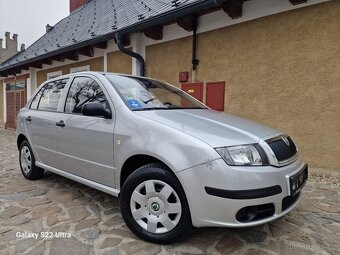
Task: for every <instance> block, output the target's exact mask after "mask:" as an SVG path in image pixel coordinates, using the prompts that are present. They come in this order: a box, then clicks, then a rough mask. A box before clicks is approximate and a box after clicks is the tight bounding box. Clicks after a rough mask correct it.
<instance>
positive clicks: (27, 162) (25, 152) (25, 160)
mask: <svg viewBox="0 0 340 255" xmlns="http://www.w3.org/2000/svg"><path fill="white" fill-rule="evenodd" d="M20 161H21V168H22V171H23V172H24V173H25V174H29V173H30V171H31V169H32V157H31V151H30V149H29V148H28V147H27V146H23V147H22V148H21V151H20Z"/></svg>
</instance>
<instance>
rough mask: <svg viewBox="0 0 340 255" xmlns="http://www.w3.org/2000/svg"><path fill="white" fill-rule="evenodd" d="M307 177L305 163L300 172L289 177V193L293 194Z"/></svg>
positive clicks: (297, 191) (303, 184)
mask: <svg viewBox="0 0 340 255" xmlns="http://www.w3.org/2000/svg"><path fill="white" fill-rule="evenodd" d="M307 178H308V166H307V165H306V166H305V167H304V168H303V169H302V170H301V171H300V172H298V173H297V174H295V175H293V176H291V177H289V182H290V195H291V196H295V195H296V194H297V193H299V191H300V190H301V189H302V188H303V186H305V184H306V181H307Z"/></svg>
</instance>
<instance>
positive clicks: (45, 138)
mask: <svg viewBox="0 0 340 255" xmlns="http://www.w3.org/2000/svg"><path fill="white" fill-rule="evenodd" d="M67 81H68V79H62V80H55V81H52V82H49V83H47V84H45V85H44V86H43V87H42V88H41V89H40V90H39V92H38V93H37V94H36V95H35V97H34V99H33V100H32V103H31V105H30V108H29V111H28V113H27V115H26V116H25V126H26V129H27V133H28V136H29V139H30V142H31V144H32V146H33V149H34V151H35V155H36V157H37V160H38V161H40V162H41V163H43V164H46V165H49V166H52V167H56V166H57V162H56V155H55V131H56V119H55V118H56V112H57V109H58V105H59V103H60V101H61V100H60V99H61V96H62V94H63V90H64V88H65V85H66V83H67Z"/></svg>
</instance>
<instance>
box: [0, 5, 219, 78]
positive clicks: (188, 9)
mask: <svg viewBox="0 0 340 255" xmlns="http://www.w3.org/2000/svg"><path fill="white" fill-rule="evenodd" d="M222 2H223V0H201V1H199V2H195V3H192V4H189V5H186V6H183V7H179V8H177V9H174V10H172V11H169V12H167V13H164V14H161V15H159V16H155V17H152V18H149V19H146V20H145V21H142V22H139V23H138V24H135V25H131V26H128V27H125V28H123V29H117V30H115V31H113V32H112V33H109V34H105V35H102V36H99V37H96V38H93V39H90V40H86V41H83V42H79V43H76V44H73V45H70V46H67V47H64V48H61V49H59V50H56V51H52V52H49V53H46V54H44V55H41V56H37V57H35V58H31V59H28V60H26V61H22V62H19V63H17V64H14V65H11V66H8V67H5V68H2V69H0V76H1V73H6V71H9V70H11V69H15V68H19V67H22V66H25V65H28V64H30V63H33V62H37V61H40V60H43V59H46V58H50V57H53V56H57V55H59V54H63V53H67V52H70V51H73V50H77V49H79V48H83V47H86V46H91V45H94V44H97V43H101V42H104V41H108V40H111V39H114V37H115V36H114V35H115V34H116V33H121V34H131V33H134V32H138V31H141V30H143V29H145V28H148V27H152V26H156V25H160V24H165V23H168V22H171V21H174V20H176V19H178V18H180V17H183V16H186V15H189V14H192V13H195V12H199V11H202V10H205V9H209V8H213V7H216V6H218V5H220V4H221V3H222Z"/></svg>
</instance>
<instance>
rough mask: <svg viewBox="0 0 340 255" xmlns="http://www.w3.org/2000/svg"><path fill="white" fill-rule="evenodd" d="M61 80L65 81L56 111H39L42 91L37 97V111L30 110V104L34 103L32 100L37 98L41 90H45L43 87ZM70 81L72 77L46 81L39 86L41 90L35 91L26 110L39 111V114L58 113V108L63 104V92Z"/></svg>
mask: <svg viewBox="0 0 340 255" xmlns="http://www.w3.org/2000/svg"><path fill="white" fill-rule="evenodd" d="M62 80H67V82H66V84H65V86H64V91H63V92H62V93H61V95H60V98H59V102H58V105H57V110H56V111H52V110H41V109H39V105H40V101H41V97H42V95H43V93H44V91H43V92H42V93H41V94H40V97H39V101H38V105H37V109H32V103H33V101H34V99H35V98H36V97H37V96H38V94H39V92H40V91H42V90H45V86H47V84H49V83H52V82H58V81H62ZM70 80H72V77H64V78H60V77H56V78H55V79H53V80H51V81H50V80H48V81H46V82H45V83H44V84H43V85H41V88H39V89H37V92H36V93H35V94H34V96H33V97H32V100H31V101H30V102H29V107H28V109H29V110H31V111H41V112H60V110H59V108H60V104H61V103H62V102H63V100H65V99H64V95H65V90H66V89H67V88H68V85H69V83H70Z"/></svg>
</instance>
